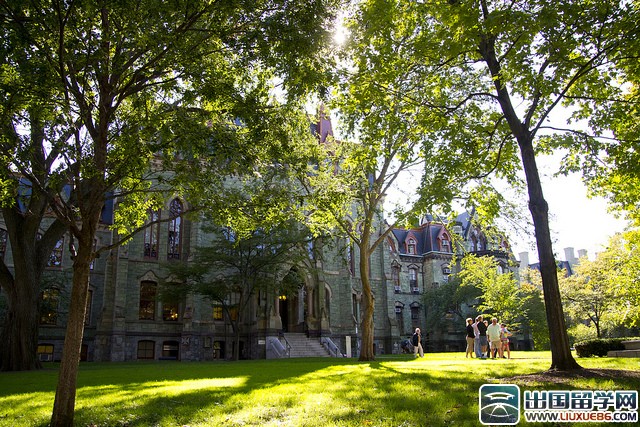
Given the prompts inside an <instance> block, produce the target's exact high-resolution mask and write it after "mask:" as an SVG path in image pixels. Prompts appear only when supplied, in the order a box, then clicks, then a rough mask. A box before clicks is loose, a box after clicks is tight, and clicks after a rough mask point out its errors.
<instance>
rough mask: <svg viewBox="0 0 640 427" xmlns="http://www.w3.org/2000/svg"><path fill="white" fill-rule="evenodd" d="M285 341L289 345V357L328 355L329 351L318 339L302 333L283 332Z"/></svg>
mask: <svg viewBox="0 0 640 427" xmlns="http://www.w3.org/2000/svg"><path fill="white" fill-rule="evenodd" d="M284 337H285V338H286V340H287V342H288V343H289V345H290V346H291V352H290V353H289V357H329V356H330V355H329V353H328V352H327V350H326V349H325V348H324V347H323V345H322V344H320V340H318V339H313V338H308V337H307V336H306V334H303V333H291V332H287V333H285V334H284Z"/></svg>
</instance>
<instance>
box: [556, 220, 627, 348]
mask: <svg viewBox="0 0 640 427" xmlns="http://www.w3.org/2000/svg"><path fill="white" fill-rule="evenodd" d="M637 236H638V232H637V230H632V231H628V232H626V233H619V234H616V235H615V236H613V237H611V238H610V239H609V244H608V246H607V248H606V249H605V250H604V251H603V252H600V253H598V254H597V255H596V257H595V259H594V260H589V259H588V258H586V257H583V258H581V259H580V263H579V264H578V265H576V266H575V267H574V272H573V274H572V275H571V276H568V277H565V278H564V279H563V280H561V281H560V290H561V291H562V293H563V298H564V301H565V305H566V307H567V312H568V313H569V314H570V315H571V317H572V319H573V320H574V321H576V322H588V326H591V325H593V326H594V327H595V329H596V336H597V337H601V336H602V335H603V332H604V329H612V328H614V327H616V326H622V325H626V326H629V327H633V326H635V325H636V324H637V319H638V316H637V313H636V312H637V310H635V309H634V307H637V303H638V289H639V286H638V277H639V276H638V273H639V272H638V268H637V262H638V259H637V257H638V255H637V253H636V251H635V244H636V243H635V242H636V241H637Z"/></svg>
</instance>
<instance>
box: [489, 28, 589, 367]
mask: <svg viewBox="0 0 640 427" xmlns="http://www.w3.org/2000/svg"><path fill="white" fill-rule="evenodd" d="M478 50H479V52H480V54H481V55H482V57H483V59H484V61H485V62H486V64H487V67H488V69H489V71H490V73H491V76H492V78H493V82H494V85H495V88H496V92H497V95H498V102H499V103H500V108H501V109H502V112H503V114H504V117H505V119H506V121H507V123H508V124H509V128H510V130H511V132H512V133H513V136H514V137H515V139H516V141H517V142H518V146H519V148H520V155H521V157H522V166H523V168H524V173H525V176H526V180H527V189H528V191H529V211H530V212H531V216H532V218H533V225H534V229H535V235H536V244H537V247H538V258H539V260H540V275H541V276H542V289H543V291H544V302H545V309H546V314H547V323H548V326H549V338H550V341H551V367H550V369H552V370H570V369H579V368H580V365H578V363H577V362H576V361H575V359H574V358H573V356H572V355H571V350H570V346H569V336H568V334H567V329H566V324H565V318H564V312H563V310H562V301H561V299H560V287H559V285H558V274H557V266H556V260H555V257H554V256H553V248H552V244H551V231H550V229H549V207H548V205H547V202H546V201H545V199H544V196H543V194H542V184H541V183H540V174H539V173H538V167H537V165H536V158H535V151H534V149H533V135H532V133H531V131H530V130H529V129H528V127H527V125H526V124H525V123H522V121H521V120H520V119H519V118H518V115H517V113H516V111H515V109H514V108H513V104H512V103H511V97H510V95H509V91H508V89H507V87H506V85H505V84H504V82H503V76H502V74H501V67H500V62H499V60H498V57H497V55H496V52H495V39H494V38H493V37H492V36H490V35H485V36H484V38H483V39H482V40H481V42H480V44H479V46H478Z"/></svg>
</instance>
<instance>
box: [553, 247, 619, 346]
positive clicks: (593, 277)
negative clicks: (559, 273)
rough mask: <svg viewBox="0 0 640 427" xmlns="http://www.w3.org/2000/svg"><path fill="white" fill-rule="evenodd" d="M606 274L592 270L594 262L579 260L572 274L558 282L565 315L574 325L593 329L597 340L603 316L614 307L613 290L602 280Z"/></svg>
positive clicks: (595, 268) (602, 271) (599, 269)
mask: <svg viewBox="0 0 640 427" xmlns="http://www.w3.org/2000/svg"><path fill="white" fill-rule="evenodd" d="M596 262H597V261H596ZM607 273H608V272H606V271H604V270H602V269H601V268H598V267H596V266H595V265H594V262H592V261H589V260H588V259H586V258H582V259H581V260H580V264H579V265H577V266H576V267H575V272H574V274H572V275H571V276H568V277H566V278H564V279H562V280H560V292H561V294H562V297H563V300H564V303H565V307H566V310H567V314H568V315H569V316H570V317H571V318H572V319H573V320H574V321H578V322H583V321H588V322H590V324H592V325H593V326H594V327H595V328H596V336H597V337H598V338H600V337H601V336H602V326H603V324H604V322H605V319H606V317H607V313H608V312H609V310H611V309H612V308H613V306H614V305H615V304H616V301H615V300H614V293H613V289H612V288H611V286H610V283H609V282H608V280H607V278H606V277H603V276H602V274H607Z"/></svg>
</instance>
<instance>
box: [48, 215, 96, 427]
mask: <svg viewBox="0 0 640 427" xmlns="http://www.w3.org/2000/svg"><path fill="white" fill-rule="evenodd" d="M96 223H97V221H96ZM90 228H91V230H95V226H94V227H90ZM94 235H95V232H93V231H92V232H91V236H92V237H91V238H87V237H88V236H87V237H85V238H84V239H82V241H81V243H80V247H79V249H78V253H77V255H76V257H75V259H74V262H73V281H72V283H73V284H72V289H71V301H70V305H69V316H68V319H67V331H66V334H65V338H64V347H63V350H62V363H61V364H60V372H59V377H58V386H57V388H56V397H55V402H54V404H53V414H52V416H51V424H50V425H51V427H72V426H73V415H74V408H75V402H76V382H77V377H78V365H79V363H80V351H81V349H82V336H83V334H84V318H85V312H86V308H87V296H88V294H89V271H90V265H91V261H92V256H93V255H92V249H93V244H92V242H93V236H94Z"/></svg>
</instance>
